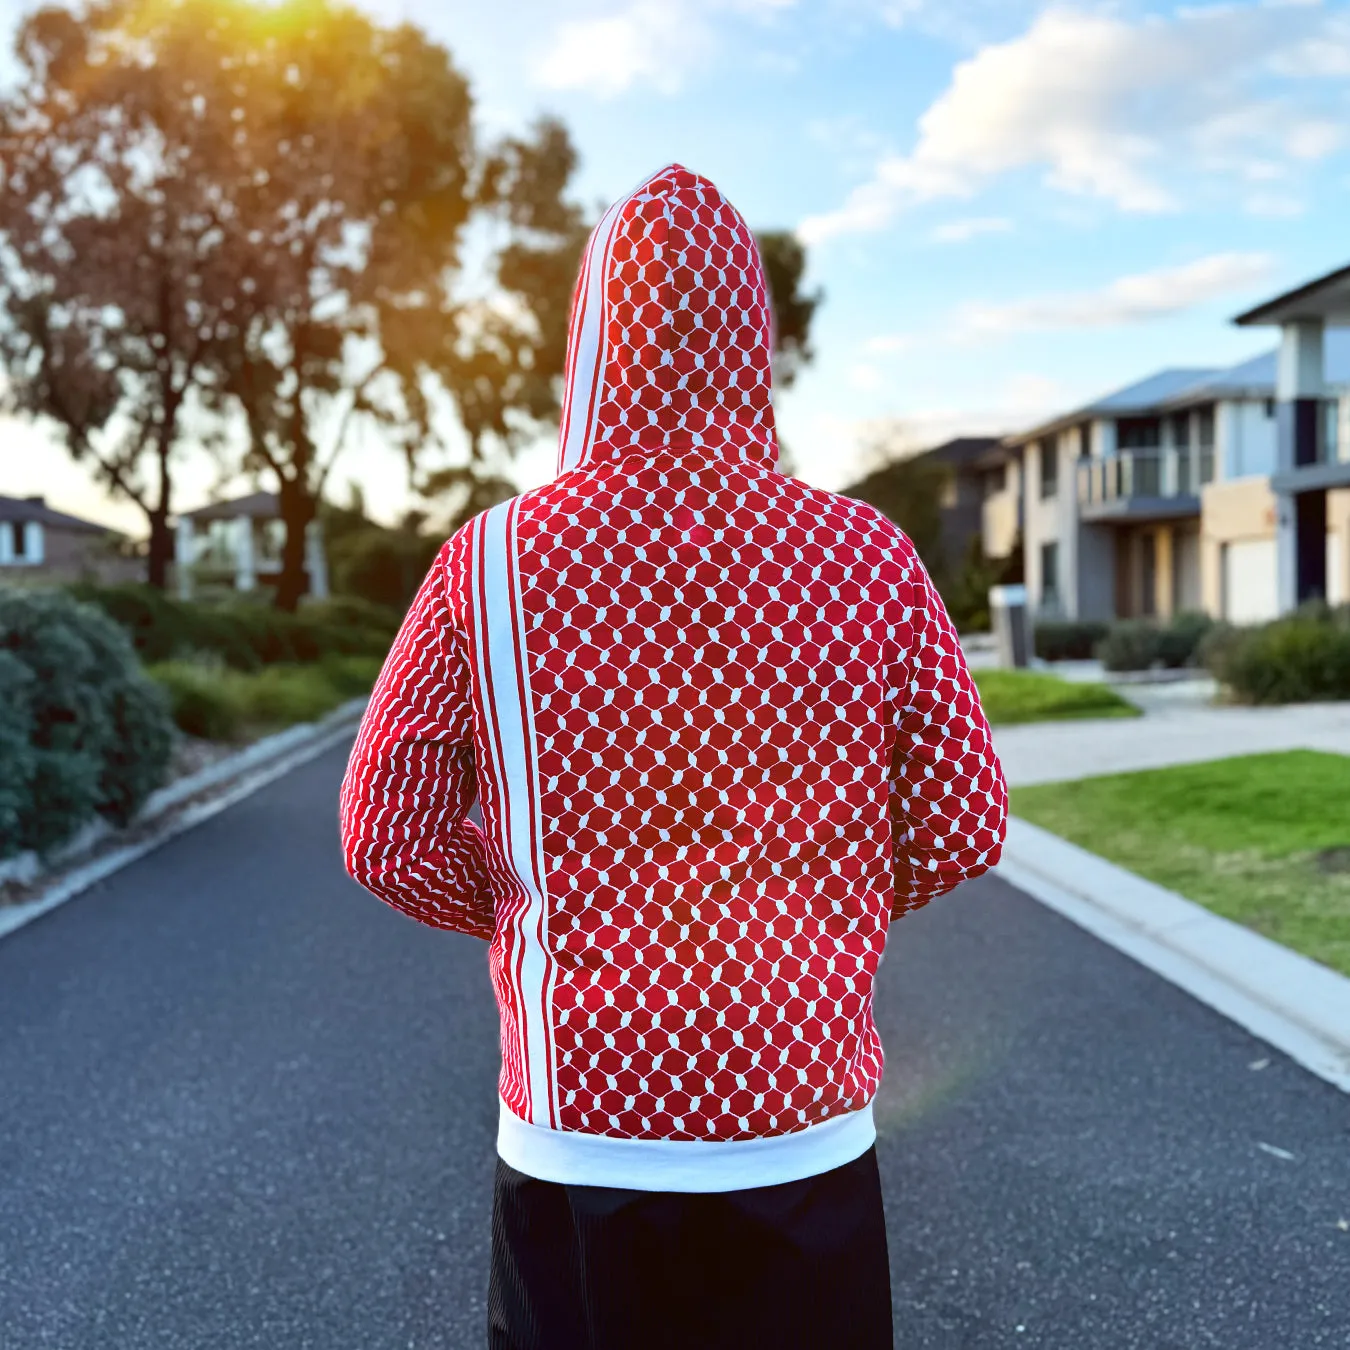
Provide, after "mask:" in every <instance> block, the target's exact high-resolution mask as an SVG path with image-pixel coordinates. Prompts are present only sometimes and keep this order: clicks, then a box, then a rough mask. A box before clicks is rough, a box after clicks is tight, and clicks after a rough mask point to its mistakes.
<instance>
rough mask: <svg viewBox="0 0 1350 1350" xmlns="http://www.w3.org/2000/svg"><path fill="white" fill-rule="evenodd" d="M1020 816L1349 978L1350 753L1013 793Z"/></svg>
mask: <svg viewBox="0 0 1350 1350" xmlns="http://www.w3.org/2000/svg"><path fill="white" fill-rule="evenodd" d="M1012 809H1013V811H1014V812H1016V814H1017V815H1019V816H1022V817H1024V818H1025V819H1026V820H1030V821H1032V822H1033V823H1034V824H1036V825H1040V826H1043V827H1044V828H1045V829H1047V830H1053V831H1054V832H1055V833H1056V834H1058V835H1060V836H1062V837H1063V838H1065V839H1068V840H1070V841H1072V842H1073V843H1075V844H1078V845H1080V846H1081V847H1083V848H1086V849H1090V850H1091V851H1092V852H1093V853H1097V854H1100V855H1101V856H1102V857H1104V858H1109V859H1110V860H1111V861H1112V862H1114V863H1119V864H1120V865H1121V866H1122V867H1128V868H1129V869H1130V871H1132V872H1137V873H1138V874H1139V875H1140V876H1143V877H1147V878H1148V879H1149V880H1150V881H1156V882H1157V883H1159V884H1160V885H1162V886H1167V887H1169V888H1170V889H1171V890H1174V891H1179V892H1180V893H1181V894H1182V895H1184V896H1186V897H1188V898H1189V899H1191V900H1195V901H1197V902H1199V903H1200V904H1202V905H1204V906H1205V907H1206V908H1208V909H1212V910H1213V911H1214V912H1215V913H1216V914H1222V915H1223V916H1224V917H1225V918H1228V919H1233V920H1235V921H1236V922H1238V923H1242V924H1246V925H1247V927H1248V928H1254V929H1255V930H1256V931H1257V932H1258V933H1264V934H1265V935H1266V936H1267V937H1269V938H1274V939H1275V941H1276V942H1282V943H1284V944H1285V945H1286V946H1288V947H1292V948H1293V949H1294V950H1295V951H1299V952H1302V953H1303V954H1304V955H1305V956H1311V957H1312V958H1313V959H1314V960H1317V961H1321V962H1323V964H1325V965H1328V966H1331V967H1333V968H1334V969H1336V970H1339V971H1341V972H1343V973H1344V974H1347V975H1350V756H1346V755H1334V754H1325V753H1321V752H1318V751H1315V750H1287V751H1282V752H1280V753H1278V754H1269V755H1244V756H1242V757H1241V758H1238V759H1222V760H1212V761H1210V762H1209V763H1205V764H1186V765H1178V766H1176V767H1175V768H1171V769H1147V770H1145V771H1143V772H1141V773H1122V774H1112V775H1110V776H1108V777H1103V778H1088V779H1084V780H1081V781H1079V782H1074V783H1049V784H1045V785H1042V786H1038V787H1021V788H1014V789H1013V793H1012Z"/></svg>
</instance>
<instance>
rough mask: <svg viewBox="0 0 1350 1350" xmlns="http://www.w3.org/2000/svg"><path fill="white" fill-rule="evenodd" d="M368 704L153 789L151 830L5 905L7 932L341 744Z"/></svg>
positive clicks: (143, 818) (146, 810)
mask: <svg viewBox="0 0 1350 1350" xmlns="http://www.w3.org/2000/svg"><path fill="white" fill-rule="evenodd" d="M365 706H366V700H365V699H364V698H358V699H351V700H350V701H349V702H347V703H344V704H342V706H341V707H338V708H335V709H334V710H333V711H332V712H330V713H329V714H328V715H327V716H325V717H323V718H321V719H320V720H319V721H318V722H311V723H306V724H304V725H302V726H294V727H289V728H287V730H285V731H280V732H278V733H277V734H276V735H275V736H267V737H264V738H263V739H262V740H260V741H255V742H254V743H253V744H252V745H250V746H248V747H247V749H244V750H241V751H240V752H239V753H238V754H237V755H230V756H229V757H228V758H227V759H223V760H221V761H220V762H219V763H216V764H212V765H210V766H208V767H207V768H205V769H202V770H200V771H199V772H197V773H194V774H189V775H188V776H187V777H186V778H180V779H179V780H178V781H177V782H175V783H170V784H169V785H168V786H167V787H163V788H160V790H159V791H158V792H155V793H152V794H151V796H150V797H149V798H148V799H147V800H146V803H145V806H144V807H143V808H142V809H141V813H140V815H139V816H138V817H137V818H136V821H135V823H134V824H133V826H132V827H131V828H132V830H133V831H139V830H141V829H144V828H145V827H147V826H148V827H150V832H149V834H147V835H145V836H144V837H142V838H138V839H136V840H135V842H133V843H127V844H124V845H122V846H120V847H114V848H112V849H110V850H108V851H107V852H105V853H102V854H100V855H99V856H97V857H95V858H93V859H91V860H90V861H89V862H87V863H84V864H82V865H77V866H74V867H72V868H71V869H70V870H69V871H67V872H65V873H64V874H62V873H60V872H58V873H57V874H56V875H55V876H54V877H53V881H52V884H51V885H50V886H49V887H48V888H47V889H46V890H45V891H44V892H43V893H42V894H41V895H40V896H38V897H37V899H35V900H29V901H25V902H23V903H21V904H17V905H3V906H0V939H2V938H6V937H8V936H9V935H10V934H11V933H13V932H16V931H17V930H18V929H20V928H22V927H23V926H24V925H25V924H28V923H31V922H32V921H33V920H34V919H37V918H40V917H41V916H42V915H44V914H46V913H48V912H49V911H50V910H53V909H55V908H56V907H57V906H58V905H63V904H65V902H66V901H67V900H73V899H74V898H75V897H76V896H77V895H79V894H80V893H81V892H82V891H85V890H88V889H89V887H90V886H92V885H93V884H94V883H95V882H97V881H102V880H103V878H104V877H106V876H111V875H112V873H114V872H116V871H118V870H120V869H121V868H123V867H125V866H127V864H128V863H133V862H135V861H136V859H137V858H143V857H144V856H145V855H146V854H147V853H151V852H153V851H154V850H155V849H157V848H159V846H160V845H161V844H164V843H167V842H168V841H169V840H170V839H172V838H173V837H174V836H175V835H179V834H182V833H183V832H184V831H185V830H190V829H192V827H193V826H194V825H200V824H201V823H202V822H203V821H204V820H209V819H210V818H211V817H212V816H215V815H219V814H220V812H222V811H224V810H225V809H226V808H228V807H230V806H233V805H234V804H235V802H238V801H242V800H243V799H244V798H245V797H247V796H249V795H250V794H251V793H254V792H256V791H257V790H258V789H259V788H261V787H266V786H267V784H268V783H271V782H274V781H275V780H276V779H278V778H280V777H282V776H283V775H284V774H287V773H289V772H290V771H291V770H292V769H296V768H299V767H300V765H302V764H306V763H308V762H309V761H310V760H311V759H317V758H318V756H319V755H321V754H323V753H324V751H326V750H330V749H332V747H333V746H335V745H339V744H340V743H341V742H342V741H343V740H345V739H346V738H347V737H348V736H350V735H351V733H352V732H353V731H354V730H355V729H356V726H357V723H358V722H359V721H360V720H361V714H362V712H363V711H364V710H365ZM215 789H219V790H218V791H216V790H215ZM203 793H209V794H211V795H209V796H206V797H204V798H203V800H201V801H194V800H193V799H194V798H196V797H199V796H201V795H202V794H203ZM101 837H107V836H106V835H105V836H101ZM91 842H94V843H96V842H98V840H93V841H91Z"/></svg>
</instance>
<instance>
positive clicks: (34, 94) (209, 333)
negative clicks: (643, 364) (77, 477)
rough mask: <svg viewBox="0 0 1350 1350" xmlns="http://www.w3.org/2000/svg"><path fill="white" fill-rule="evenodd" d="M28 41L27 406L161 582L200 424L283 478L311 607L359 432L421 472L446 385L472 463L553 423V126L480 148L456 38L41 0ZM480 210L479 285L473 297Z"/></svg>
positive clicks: (273, 12) (179, 0) (558, 140)
mask: <svg viewBox="0 0 1350 1350" xmlns="http://www.w3.org/2000/svg"><path fill="white" fill-rule="evenodd" d="M20 50H21V53H22V54H23V60H24V63H25V67H26V69H27V70H28V72H29V77H28V79H27V80H26V82H24V84H23V85H22V86H21V88H20V91H19V93H18V94H17V95H16V96H15V97H14V98H13V99H12V100H10V102H9V103H7V104H6V105H5V107H4V118H3V122H2V123H0V125H2V126H3V128H4V132H3V134H4V136H5V141H4V144H3V149H4V152H5V154H4V164H5V169H4V171H3V172H4V182H3V187H4V189H5V191H4V193H3V196H4V199H5V206H4V207H3V208H2V209H0V231H3V239H4V254H3V263H4V269H3V271H2V272H0V277H2V278H3V281H2V282H0V287H2V288H3V289H0V301H3V303H4V308H5V311H6V314H7V316H8V318H9V324H8V327H7V328H6V330H5V342H6V349H5V355H6V356H8V357H9V362H10V364H11V365H12V366H13V367H14V368H15V370H16V372H17V374H16V376H15V378H14V383H13V392H12V393H11V395H10V401H11V403H12V404H13V405H14V406H15V407H16V408H20V409H22V410H26V411H29V412H32V413H35V414H38V415H45V416H48V417H51V418H53V419H55V420H56V421H57V423H58V424H59V425H61V426H62V427H63V428H64V429H65V435H66V437H67V443H68V444H69V445H70V447H71V450H72V452H73V453H75V454H77V455H79V456H81V457H90V458H94V459H96V462H97V464H98V468H99V471H100V472H101V473H102V474H103V476H104V477H105V479H106V481H108V482H109V483H110V484H111V485H113V486H114V487H115V488H117V489H118V490H119V491H122V492H124V493H126V494H128V495H131V496H133V497H135V499H136V500H139V501H142V503H143V505H144V506H145V509H146V511H147V515H148V516H149V518H150V523H151V556H152V564H151V576H152V579H154V580H156V581H157V582H158V583H160V584H162V582H163V577H164V570H165V564H166V563H167V560H168V556H169V552H170V540H169V536H168V528H167V521H168V514H169V509H170V463H171V458H172V455H173V453H174V450H175V447H176V446H178V445H179V444H181V443H182V442H183V441H185V440H187V439H188V437H189V436H191V437H193V438H201V437H209V438H211V439H212V440H213V441H214V442H215V444H216V445H217V447H220V446H225V447H227V448H230V449H231V450H232V452H234V453H237V444H236V443H237V441H238V439H239V438H240V437H241V436H242V439H243V442H244V445H243V453H242V458H241V459H239V460H238V461H237V462H238V464H239V467H240V468H241V469H242V470H243V471H245V472H251V473H255V474H256V473H263V474H264V475H266V476H269V477H271V478H272V479H273V480H274V481H275V483H276V486H277V491H278V496H279V499H280V507H281V514H282V517H283V519H284V521H285V523H286V540H285V545H284V549H283V555H282V568H281V575H280V579H279V583H278V589H277V602H278V604H280V605H281V606H282V607H283V608H293V607H294V605H295V604H296V602H297V600H298V599H299V597H300V594H301V593H302V591H303V589H304V586H305V577H304V553H305V544H304V539H305V533H306V530H307V528H308V526H309V525H310V523H311V522H312V521H313V520H314V518H315V516H316V513H317V510H318V502H319V500H320V497H321V494H322V492H323V489H324V486H325V483H326V482H327V479H328V476H329V474H330V472H331V469H332V465H333V463H334V461H335V460H336V459H337V458H338V456H339V455H340V454H341V453H342V451H343V449H344V448H345V447H346V446H347V445H348V444H349V443H350V442H351V441H352V440H353V439H354V438H355V437H356V436H358V435H362V434H370V433H372V432H373V433H374V434H375V435H376V436H378V437H379V438H380V439H381V440H383V441H384V442H386V443H388V444H391V445H392V446H394V447H396V448H398V449H400V450H401V451H402V452H403V454H404V456H405V457H406V459H407V461H408V464H409V467H410V469H412V468H413V467H414V466H415V465H416V464H417V462H418V461H419V459H420V458H421V457H422V456H423V454H424V452H425V451H426V450H427V448H428V447H430V446H432V445H434V444H435V443H436V441H437V434H436V431H437V424H438V417H437V414H438V412H439V411H440V409H441V404H442V400H441V399H440V398H439V395H440V394H441V393H445V394H448V395H449V399H450V401H451V403H452V404H453V407H454V411H455V412H457V413H458V415H459V418H460V420H461V422H462V424H463V427H464V430H465V432H466V433H467V436H468V439H469V443H470V450H471V455H470V464H471V466H474V465H477V464H478V463H479V462H480V461H481V460H482V458H483V455H484V451H485V448H486V447H488V446H490V445H500V446H501V447H502V448H504V449H505V450H507V451H509V450H510V449H512V448H514V445H515V444H516V443H517V442H518V441H519V439H521V438H522V437H523V436H525V435H527V434H529V432H530V430H531V429H532V428H533V427H534V426H536V425H537V423H538V421H539V419H541V418H546V417H547V416H549V415H550V413H551V410H552V403H553V400H554V398H555V397H556V383H557V377H558V375H559V374H560V372H561V367H562V349H563V347H564V345H565V332H566V308H567V299H568V295H569V293H570V287H571V277H570V275H568V273H569V271H570V269H571V267H572V259H573V257H574V255H575V253H576V252H578V251H579V248H580V240H581V234H582V229H583V225H582V221H581V219H580V215H579V213H578V212H577V210H576V209H575V208H574V207H570V206H568V205H566V204H565V203H564V202H563V201H562V198H561V192H562V189H563V187H564V185H565V184H566V182H567V179H568V178H569V176H570V174H571V173H572V170H573V167H574V165H575V155H574V153H573V151H572V149H571V146H570V143H569V142H568V140H567V136H566V133H565V132H564V131H563V129H562V127H561V126H560V125H559V124H557V123H555V122H544V123H541V124H540V125H539V126H538V127H537V128H536V129H535V131H534V133H533V134H532V135H531V136H530V137H526V138H516V139H508V140H506V141H504V142H503V143H502V144H501V145H499V146H496V147H493V148H487V149H485V148H484V147H482V146H480V145H479V144H478V142H477V140H476V138H475V134H474V128H473V125H472V120H471V100H470V95H469V90H468V86H467V84H466V82H465V80H464V78H463V77H462V75H461V74H460V73H459V72H458V71H457V70H456V69H455V67H454V65H453V64H452V62H451V60H450V57H449V54H448V53H447V52H446V51H445V50H444V48H442V47H440V46H438V45H437V44H435V43H433V42H431V41H430V40H429V39H428V38H427V37H426V36H425V35H424V34H423V33H421V32H420V31H419V30H418V29H416V28H414V27H412V26H410V25H406V24H405V25H400V26H395V27H387V26H382V25H380V24H377V23H375V22H374V21H372V20H371V19H370V18H368V17H367V16H365V15H364V14H362V13H360V12H359V11H357V10H356V9H354V8H350V7H347V6H344V5H342V4H340V3H329V0H280V3H264V0H160V3H157V4H155V5H153V6H147V5H144V4H142V3H136V2H135V0H93V3H92V5H91V6H90V7H89V9H88V10H87V12H77V11H75V10H73V9H61V8H52V9H48V10H44V11H42V13H41V14H39V15H37V16H35V18H34V19H33V20H31V21H30V23H29V24H28V25H27V26H26V27H25V29H24V33H23V35H22V37H21V41H20ZM476 220H481V221H483V222H484V230H485V231H486V232H487V235H486V237H487V238H488V242H489V244H490V245H491V250H490V254H491V257H492V262H491V264H490V266H489V268H488V271H489V273H490V277H491V280H492V282H493V291H492V294H491V295H490V296H489V297H487V298H486V299H484V298H481V297H480V298H466V297H465V296H464V295H462V294H461V293H460V291H459V289H458V287H459V284H460V282H461V280H462V270H461V267H460V263H461V253H462V250H463V248H464V246H465V242H466V236H467V235H468V233H469V232H470V230H471V228H472V223H473V222H474V221H476ZM475 242H477V240H476V239H475ZM560 312H561V318H559V313H560ZM147 457H152V458H150V459H147ZM147 463H150V464H152V465H153V466H154V469H155V472H157V474H158V492H157V495H152V496H147V495H146V493H145V488H144V485H143V483H142V481H141V478H142V474H143V465H144V464H147ZM489 477H490V475H489Z"/></svg>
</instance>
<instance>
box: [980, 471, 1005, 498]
mask: <svg viewBox="0 0 1350 1350" xmlns="http://www.w3.org/2000/svg"><path fill="white" fill-rule="evenodd" d="M1007 486H1008V466H1007V465H1006V464H1000V465H999V466H998V467H997V468H994V469H990V470H989V471H988V472H987V473H986V474H985V475H984V495H985V496H986V497H997V496H998V494H999V493H1000V492H1002V491H1003V489H1004V488H1005V487H1007Z"/></svg>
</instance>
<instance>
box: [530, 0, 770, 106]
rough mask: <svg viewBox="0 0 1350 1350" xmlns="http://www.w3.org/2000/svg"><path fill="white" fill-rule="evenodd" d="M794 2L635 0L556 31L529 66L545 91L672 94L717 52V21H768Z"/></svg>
mask: <svg viewBox="0 0 1350 1350" xmlns="http://www.w3.org/2000/svg"><path fill="white" fill-rule="evenodd" d="M795 3H796V0H635V3H631V4H628V5H626V6H624V7H623V8H620V9H616V10H614V11H613V12H612V13H609V14H605V15H601V16H597V17H595V18H588V19H570V20H568V21H567V22H565V23H562V24H560V25H559V26H558V28H557V31H556V32H555V33H554V35H553V38H552V42H551V44H550V46H549V48H548V50H547V51H545V52H544V54H543V55H542V56H541V57H540V58H539V59H538V60H537V61H536V63H535V70H534V74H535V78H536V80H537V81H538V83H540V84H542V85H544V86H545V87H547V88H550V89H585V90H588V91H589V92H591V93H593V94H597V95H599V96H600V97H602V98H613V97H614V96H615V95H617V94H622V93H624V92H625V91H626V90H628V89H630V88H631V87H632V86H634V85H637V84H648V85H650V86H651V87H653V88H655V89H657V90H659V91H660V92H661V93H663V94H673V93H675V92H677V91H678V90H679V89H680V87H681V86H682V85H683V84H684V82H685V80H686V78H688V76H689V75H690V74H692V73H693V72H695V71H697V70H698V69H700V68H701V67H704V66H706V65H707V64H708V63H709V62H710V61H711V60H712V58H713V56H714V55H715V53H716V51H717V46H718V43H717V32H716V20H718V19H719V18H725V17H729V16H730V17H735V16H738V15H739V16H742V17H748V18H753V19H758V20H760V21H767V20H769V19H772V18H773V16H774V15H775V14H777V13H778V12H779V11H781V10H786V9H790V8H792V6H793V5H794V4H795Z"/></svg>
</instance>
